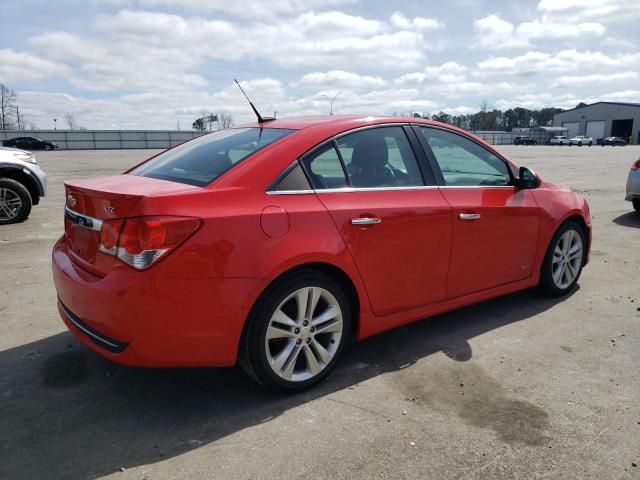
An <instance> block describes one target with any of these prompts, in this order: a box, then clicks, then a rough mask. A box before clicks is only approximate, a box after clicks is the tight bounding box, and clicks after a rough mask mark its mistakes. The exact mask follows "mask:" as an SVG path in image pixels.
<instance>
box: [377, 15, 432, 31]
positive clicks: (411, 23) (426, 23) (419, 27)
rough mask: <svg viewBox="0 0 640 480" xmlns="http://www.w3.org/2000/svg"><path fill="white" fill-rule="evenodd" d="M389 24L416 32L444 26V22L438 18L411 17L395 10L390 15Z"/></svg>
mask: <svg viewBox="0 0 640 480" xmlns="http://www.w3.org/2000/svg"><path fill="white" fill-rule="evenodd" d="M389 24H390V25H391V26H392V27H393V28H397V29H399V30H413V31H416V32H430V31H433V30H438V29H440V28H444V23H442V22H441V21H440V20H438V19H436V18H424V17H415V18H411V19H410V18H407V17H406V16H405V15H404V14H403V13H401V12H394V13H393V14H392V15H391V17H389Z"/></svg>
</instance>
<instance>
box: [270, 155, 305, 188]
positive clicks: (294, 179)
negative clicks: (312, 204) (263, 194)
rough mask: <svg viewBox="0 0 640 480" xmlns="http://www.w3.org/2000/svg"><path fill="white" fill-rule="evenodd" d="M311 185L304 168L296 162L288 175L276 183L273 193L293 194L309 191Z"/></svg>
mask: <svg viewBox="0 0 640 480" xmlns="http://www.w3.org/2000/svg"><path fill="white" fill-rule="evenodd" d="M310 188H311V185H309V181H308V180H307V177H306V176H305V174H304V172H303V171H302V167H301V166H300V164H299V163H298V162H297V161H296V162H295V164H294V165H293V167H292V168H289V169H288V171H287V173H285V174H284V176H282V177H281V179H280V180H278V181H277V182H276V185H275V187H274V188H272V191H276V192H291V191H299V190H309V189H310Z"/></svg>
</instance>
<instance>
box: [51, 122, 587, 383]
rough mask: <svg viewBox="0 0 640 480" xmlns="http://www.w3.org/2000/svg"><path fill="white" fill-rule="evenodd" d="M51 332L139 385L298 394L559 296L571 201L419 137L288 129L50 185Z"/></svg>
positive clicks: (583, 229)
mask: <svg viewBox="0 0 640 480" xmlns="http://www.w3.org/2000/svg"><path fill="white" fill-rule="evenodd" d="M66 194H67V200H66V209H65V212H66V213H65V234H64V236H63V237H62V238H61V239H60V240H59V241H58V242H57V243H56V245H55V247H54V249H53V276H54V280H55V286H56V289H57V292H58V297H59V310H60V314H61V316H62V319H63V320H64V322H65V323H66V325H67V326H68V328H69V329H70V330H71V332H72V333H73V334H74V335H76V336H77V337H78V338H79V339H80V341H82V342H83V343H84V344H85V345H87V346H88V347H89V348H91V349H93V350H95V351H96V352H98V353H99V354H100V355H103V356H104V357H106V358H108V359H110V360H113V361H114V362H118V363H122V364H126V365H139V366H155V367H162V366H167V367H168V366H172V367H175V366H183V367H188V366H231V365H234V364H236V363H238V362H239V363H240V365H242V367H243V368H244V370H245V371H246V372H247V373H248V374H249V375H250V376H252V377H253V378H254V379H256V380H257V381H259V382H260V383H261V384H263V385H265V386H267V387H269V388H273V389H280V390H298V389H302V388H305V387H309V386H310V385H313V384H315V383H317V382H318V381H320V380H321V379H322V378H323V377H325V376H326V375H327V374H328V373H329V372H330V370H331V369H332V368H333V367H334V366H335V363H336V361H337V360H338V357H339V356H340V353H341V352H342V350H343V349H344V347H345V345H346V344H347V343H348V342H349V340H351V339H356V340H359V339H362V338H365V337H368V336H370V335H374V334H376V333H380V332H383V331H385V330H389V329H391V328H394V327H397V326H400V325H404V324H406V323H410V322H414V321H416V320H420V319H423V318H425V317H429V316H431V315H435V314H438V313H441V312H445V311H447V310H452V309H455V308H459V307H462V306H464V305H468V304H471V303H475V302H479V301H482V300H486V299H489V298H492V297H496V296H499V295H505V294H507V293H511V292H515V291H517V290H522V289H525V288H529V287H533V286H535V285H539V286H540V287H541V288H542V289H543V290H544V291H545V292H546V293H548V294H551V295H563V294H565V293H567V292H569V291H571V290H572V288H573V287H574V286H575V284H576V282H577V281H578V278H579V276H580V273H581V270H582V267H583V266H584V265H585V264H586V263H587V261H588V258H589V246H590V238H591V218H590V215H589V207H588V205H587V202H586V201H585V200H584V198H582V197H581V196H580V195H578V194H577V193H574V192H572V191H571V190H569V189H568V188H566V187H562V186H559V185H555V184H553V183H550V182H547V181H543V180H541V179H540V178H539V177H538V176H537V175H536V174H534V173H533V172H532V171H531V170H529V169H527V168H524V167H519V168H518V167H517V166H516V165H515V164H514V163H513V162H512V161H510V160H508V159H507V158H505V157H504V156H503V155H502V154H501V153H499V152H498V151H496V150H494V149H493V148H492V147H491V146H489V145H487V144H486V143H484V142H483V141H481V140H479V139H478V138H476V137H474V136H473V135H470V134H469V133H467V132H465V131H462V130H459V129H456V128H454V127H451V126H449V125H444V124H440V123H437V122H431V121H427V120H420V119H413V118H411V119H404V118H397V117H356V116H351V117H313V118H299V119H284V120H275V121H269V122H263V123H259V124H253V125H249V126H245V127H241V128H234V129H230V130H224V131H220V132H215V133H211V134H209V135H205V136H203V137H200V138H198V139H196V140H192V141H190V142H187V143H185V144H182V145H180V146H178V147H175V148H173V149H170V150H167V151H166V152H163V153H161V154H159V155H157V156H155V157H153V158H151V159H149V160H147V161H146V162H144V163H142V164H140V165H138V166H136V167H134V168H133V169H131V170H129V171H128V172H126V173H125V174H123V175H116V176H112V177H104V178H97V179H91V180H78V181H69V182H67V183H66Z"/></svg>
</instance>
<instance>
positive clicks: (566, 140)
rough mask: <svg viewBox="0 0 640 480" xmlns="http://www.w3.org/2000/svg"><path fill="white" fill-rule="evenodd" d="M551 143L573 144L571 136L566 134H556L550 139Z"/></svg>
mask: <svg viewBox="0 0 640 480" xmlns="http://www.w3.org/2000/svg"><path fill="white" fill-rule="evenodd" d="M549 145H571V141H570V140H569V137H565V136H564V135H556V136H555V137H551V138H550V139H549Z"/></svg>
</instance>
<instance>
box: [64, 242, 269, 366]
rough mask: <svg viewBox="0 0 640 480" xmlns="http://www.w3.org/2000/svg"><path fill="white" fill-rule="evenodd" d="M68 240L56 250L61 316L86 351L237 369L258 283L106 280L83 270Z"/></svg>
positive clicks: (142, 361) (148, 362)
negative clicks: (250, 301)
mask: <svg viewBox="0 0 640 480" xmlns="http://www.w3.org/2000/svg"><path fill="white" fill-rule="evenodd" d="M66 248H67V247H66V244H65V243H64V241H62V239H61V240H60V241H58V242H57V243H56V245H55V247H54V249H53V259H52V268H53V279H54V283H55V287H56V290H57V292H58V298H59V304H58V309H59V312H60V316H61V317H62V320H63V321H64V323H65V324H66V326H67V328H68V329H69V330H70V331H71V333H73V334H74V335H75V336H76V337H77V338H78V339H79V340H80V341H81V342H82V343H83V344H84V345H86V346H87V347H89V348H90V349H92V350H94V351H95V352H97V353H99V354H100V355H102V356H103V357H105V358H107V359H109V360H111V361H114V362H116V363H120V364H124V365H131V366H145V367H189V366H232V365H234V364H235V363H236V357H237V349H238V343H239V339H240V335H241V333H242V327H243V324H244V319H245V318H246V314H247V312H248V309H249V308H250V306H249V305H246V302H247V298H248V297H249V292H250V291H251V290H253V289H254V287H255V286H256V284H257V282H258V280H255V279H211V278H199V279H183V278H171V277H168V276H166V275H165V274H164V273H162V271H161V270H160V269H158V268H151V269H149V270H147V271H143V272H136V271H133V270H132V269H130V268H129V267H127V266H126V265H118V266H117V267H116V268H114V270H113V271H112V272H111V273H109V274H108V275H107V276H106V277H104V278H101V277H96V276H94V275H92V274H90V273H88V272H86V271H84V270H82V269H81V268H79V267H77V266H76V265H75V264H74V263H73V262H72V261H71V259H70V258H69V255H68V254H67V250H66Z"/></svg>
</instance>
